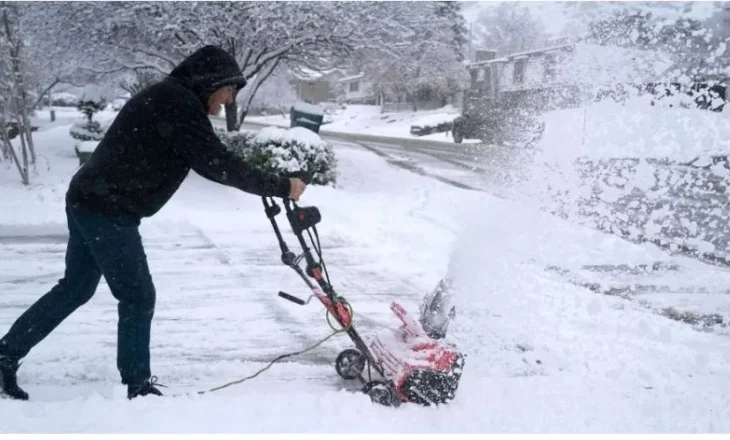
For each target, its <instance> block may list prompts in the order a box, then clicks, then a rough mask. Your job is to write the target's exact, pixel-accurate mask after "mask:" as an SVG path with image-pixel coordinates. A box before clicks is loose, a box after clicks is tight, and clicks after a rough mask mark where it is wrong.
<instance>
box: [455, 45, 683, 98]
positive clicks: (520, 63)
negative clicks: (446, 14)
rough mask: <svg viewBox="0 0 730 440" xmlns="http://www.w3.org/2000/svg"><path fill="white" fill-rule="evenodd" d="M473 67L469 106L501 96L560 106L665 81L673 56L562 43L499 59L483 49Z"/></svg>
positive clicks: (468, 96) (492, 52) (470, 71)
mask: <svg viewBox="0 0 730 440" xmlns="http://www.w3.org/2000/svg"><path fill="white" fill-rule="evenodd" d="M480 52H481V53H478V59H477V61H476V62H474V63H472V64H470V65H469V66H468V69H469V74H470V76H471V80H470V86H469V89H468V92H467V97H466V104H467V105H468V103H469V101H473V100H485V99H486V100H487V101H489V100H499V101H500V102H501V103H502V104H504V103H505V102H507V103H512V104H514V105H519V104H523V103H526V102H525V101H534V102H532V103H531V106H532V107H535V106H538V107H539V104H538V103H548V105H549V104H553V105H558V106H561V103H560V101H566V100H567V101H575V100H580V99H581V97H587V96H589V95H593V94H595V93H596V91H597V90H600V89H603V88H605V89H606V90H615V89H617V88H618V89H620V88H621V87H622V86H630V85H635V86H641V85H648V84H653V83H657V82H661V81H663V80H665V79H666V78H665V76H664V74H665V72H666V71H667V70H668V69H669V68H670V67H671V65H672V64H671V60H670V59H669V58H668V57H666V56H664V55H663V54H661V53H658V52H651V51H642V50H634V49H624V48H619V47H610V46H599V45H593V44H583V43H562V42H558V44H556V45H552V46H549V47H545V48H542V49H537V50H531V51H525V52H520V53H515V54H510V55H508V56H505V57H501V58H496V57H495V55H496V52H494V51H480Z"/></svg>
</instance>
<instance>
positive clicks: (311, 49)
mask: <svg viewBox="0 0 730 440" xmlns="http://www.w3.org/2000/svg"><path fill="white" fill-rule="evenodd" d="M69 7H70V8H71V9H72V11H66V12H64V14H65V15H66V16H70V17H74V18H75V19H74V20H73V22H72V23H70V25H69V26H68V29H67V32H66V38H70V39H73V40H79V39H82V38H83V40H85V41H93V42H94V51H95V52H96V55H95V56H94V58H95V61H94V67H93V68H90V69H88V70H90V71H93V72H96V73H98V74H104V73H106V74H110V73H115V72H120V71H124V70H135V69H142V68H144V69H150V70H156V71H158V72H160V73H162V74H167V73H169V71H170V70H172V68H174V66H175V65H176V64H177V63H179V62H180V61H182V60H183V59H184V58H185V57H186V56H187V55H189V54H190V53H192V52H193V51H194V50H196V49H198V48H200V47H202V46H204V45H206V44H215V45H219V46H221V47H223V48H224V49H226V50H227V51H228V52H229V53H231V54H232V55H233V56H234V57H235V58H236V59H237V61H238V62H239V65H240V66H241V68H242V70H243V73H244V76H245V77H246V78H247V79H248V80H249V85H248V86H247V87H246V88H245V89H244V91H243V92H242V93H241V96H240V97H239V104H241V107H242V111H241V112H240V113H239V118H238V121H236V119H235V116H236V114H237V112H236V108H235V106H232V107H231V108H228V109H226V110H227V112H226V113H227V115H228V116H229V118H231V119H229V121H228V122H229V124H228V125H229V129H235V128H236V126H237V125H238V123H240V122H241V121H242V120H243V118H244V117H245V115H246V112H247V110H248V106H249V105H250V103H251V101H252V99H253V97H254V95H255V93H256V91H257V90H258V88H259V87H260V85H261V84H262V83H263V82H264V81H266V79H268V77H269V76H270V75H271V73H272V72H273V71H274V70H275V69H276V68H277V66H279V65H280V63H285V64H287V65H288V66H289V67H292V68H297V67H303V66H306V67H308V68H313V69H324V68H328V67H330V66H332V65H335V64H337V63H338V62H340V60H341V59H342V58H343V57H346V56H347V55H348V54H349V53H350V51H351V47H352V44H353V42H354V40H353V39H352V37H353V36H354V35H355V33H354V32H353V30H354V29H355V28H356V27H357V26H359V25H360V23H358V20H357V17H355V16H352V15H351V14H350V13H349V11H348V9H350V7H349V4H347V3H336V2H333V3H319V2H313V3H309V2H271V3H267V2H226V3H220V2H159V3H157V2H155V3H126V2H119V3H116V2H113V3H107V2H93V3H82V4H72V6H69ZM84 44H88V43H84Z"/></svg>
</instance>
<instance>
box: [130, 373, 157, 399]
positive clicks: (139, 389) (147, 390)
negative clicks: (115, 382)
mask: <svg viewBox="0 0 730 440" xmlns="http://www.w3.org/2000/svg"><path fill="white" fill-rule="evenodd" d="M155 386H158V387H164V385H160V384H158V383H157V376H152V377H151V378H149V379H148V380H145V381H144V382H142V383H141V384H136V385H128V386H127V398H128V399H130V400H131V399H134V398H135V397H139V396H147V395H149V394H153V395H155V396H162V392H161V391H160V390H158V389H157V388H155Z"/></svg>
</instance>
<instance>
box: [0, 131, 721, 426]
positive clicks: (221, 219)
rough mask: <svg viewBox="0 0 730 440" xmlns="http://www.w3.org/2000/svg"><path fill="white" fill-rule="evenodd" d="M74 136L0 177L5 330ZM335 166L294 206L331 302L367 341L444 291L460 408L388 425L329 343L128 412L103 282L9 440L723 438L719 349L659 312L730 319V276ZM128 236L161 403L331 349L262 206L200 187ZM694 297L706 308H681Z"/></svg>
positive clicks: (44, 261)
mask: <svg viewBox="0 0 730 440" xmlns="http://www.w3.org/2000/svg"><path fill="white" fill-rule="evenodd" d="M68 128H69V125H66V126H60V125H59V126H57V127H52V128H49V129H44V130H42V131H39V132H38V133H37V137H36V142H37V145H38V150H39V155H42V156H43V157H44V158H46V159H47V163H48V167H47V166H46V165H45V162H43V161H41V162H40V167H41V169H40V170H39V175H37V176H33V182H34V183H33V185H32V186H31V187H29V188H23V187H22V185H21V184H20V183H19V178H18V177H17V171H16V170H15V169H14V168H12V167H10V166H9V165H8V164H6V163H3V164H1V165H0V212H2V213H3V214H2V216H0V242H2V244H3V245H2V246H0V260H2V261H4V263H3V264H2V265H0V292H2V294H1V295H0V304H2V307H0V332H4V331H5V330H6V329H7V328H8V327H9V326H10V324H11V323H12V322H13V320H14V319H15V318H17V316H18V314H19V313H21V312H22V311H23V310H24V309H25V308H26V307H28V306H29V305H30V304H31V303H32V302H33V301H34V300H35V299H37V298H38V297H39V296H40V295H41V294H43V293H44V292H45V291H47V290H48V289H49V288H50V287H52V285H53V283H54V282H55V280H57V279H58V278H60V277H61V273H62V270H63V252H64V249H65V234H66V227H65V221H64V215H63V195H64V192H65V190H66V185H67V183H68V180H69V179H70V177H71V175H72V173H73V171H74V170H75V167H76V164H77V159H76V158H75V156H74V153H73V140H72V139H71V138H70V137H69V136H68ZM335 151H336V154H337V157H338V160H339V164H340V178H339V181H338V185H337V187H336V188H329V187H328V188H324V187H311V188H309V189H308V190H307V192H306V193H305V196H304V197H303V200H302V202H301V204H302V205H309V204H313V205H316V206H318V207H319V208H320V210H321V213H322V216H323V221H322V224H321V225H320V226H319V230H320V235H321V239H322V245H323V252H324V257H325V261H326V263H327V265H328V269H329V272H330V276H331V277H332V281H333V284H334V286H335V288H336V289H337V290H338V291H339V293H340V294H342V295H343V296H345V297H346V298H348V300H349V301H350V302H351V303H352V304H353V305H354V308H355V315H356V325H357V326H358V327H359V328H360V329H361V331H362V332H363V333H364V335H365V336H366V337H368V336H371V335H372V334H373V333H374V332H376V331H389V330H388V328H387V326H390V327H395V326H397V321H396V319H395V317H394V316H392V315H391V314H390V312H389V310H388V306H389V304H390V301H391V300H392V299H399V300H401V301H403V302H404V303H405V304H406V305H407V306H409V307H410V308H411V310H412V311H415V310H416V307H417V305H418V303H419V301H420V299H421V297H422V296H423V294H425V293H426V292H428V291H430V290H431V289H432V288H433V287H434V286H435V284H436V283H437V281H438V280H439V279H440V278H441V277H442V276H451V277H453V279H454V281H455V283H456V291H455V301H456V305H457V310H458V312H457V313H458V314H457V319H456V321H455V322H454V324H453V327H452V329H451V330H452V331H453V337H454V339H455V340H456V341H457V342H458V344H459V345H460V347H461V348H462V349H463V350H464V351H465V352H466V353H467V355H468V357H467V364H466V368H465V371H464V376H463V378H462V383H461V388H460V390H459V393H458V396H457V399H456V400H455V401H454V402H453V403H451V404H450V405H448V406H444V407H440V408H421V407H413V406H406V407H402V408H399V409H388V408H382V407H378V406H374V405H373V404H371V403H370V401H369V399H368V398H367V397H365V396H364V395H359V394H353V393H349V392H346V391H344V389H343V387H345V386H344V385H343V384H342V383H341V381H340V379H339V378H338V377H337V376H336V373H335V371H334V368H333V367H332V361H333V359H334V357H335V356H336V354H337V353H338V352H339V351H340V350H341V349H343V348H347V347H349V346H350V344H349V342H348V340H347V339H346V338H345V337H342V336H338V337H337V338H335V339H333V340H330V341H328V342H327V343H325V344H324V345H323V346H321V347H319V348H317V349H315V350H314V351H313V352H311V353H308V354H306V355H304V356H302V357H301V358H294V359H292V360H291V361H290V362H286V363H283V364H277V365H275V366H273V367H272V368H271V369H270V370H268V371H267V372H265V373H263V374H262V375H261V376H259V377H257V378H255V379H253V380H251V381H249V382H245V383H243V384H241V385H239V386H234V387H230V388H227V389H225V390H222V391H219V392H216V393H211V394H205V395H202V396H197V395H194V394H193V395H181V396H176V397H165V398H144V399H138V400H135V401H131V402H130V401H127V400H126V398H125V395H124V388H123V387H122V386H121V385H120V384H119V378H118V374H117V372H116V369H115V350H116V346H115V343H116V307H115V301H114V299H113V298H112V296H111V294H110V293H109V291H108V288H107V286H106V284H105V283H103V282H102V285H101V286H100V288H99V291H98V292H97V295H96V296H95V297H94V298H93V299H92V300H91V301H90V302H89V303H88V304H86V305H85V306H84V307H82V308H81V309H79V310H78V311H77V312H76V313H75V314H74V315H72V317H71V318H69V319H68V320H67V321H66V322H64V323H63V324H62V325H61V326H60V327H59V328H58V329H57V330H56V332H54V333H53V334H52V335H51V336H50V337H49V338H48V339H47V340H45V341H43V342H42V343H41V344H40V345H39V346H37V347H36V349H35V350H34V351H33V352H31V354H30V355H29V356H28V357H27V358H26V359H25V363H24V364H23V366H22V367H21V369H20V372H19V376H20V381H21V383H22V384H24V385H25V386H26V387H27V390H28V391H29V393H30V394H31V398H32V399H33V400H31V401H29V402H15V401H8V400H0V414H2V420H3V422H2V424H0V431H2V432H265V433H268V432H411V433H413V432H423V433H440V432H471V433H484V432H561V433H565V432H728V431H730V397H729V396H730V385H729V384H730V339H729V338H727V336H726V335H724V334H722V331H717V332H712V331H699V330H698V329H696V328H694V327H693V326H691V325H688V324H686V323H683V322H678V321H676V320H672V319H669V318H667V317H665V316H663V315H662V314H661V310H660V309H661V304H671V305H673V306H677V307H679V305H681V304H678V302H677V301H679V302H680V303H684V305H683V306H684V307H685V308H686V309H689V310H698V311H699V310H702V311H708V312H718V313H723V314H725V315H727V313H728V306H727V301H724V299H725V298H727V296H726V292H722V291H716V290H712V289H717V287H716V286H723V285H724V286H727V285H728V281H730V274H729V273H728V272H727V271H725V270H722V269H718V268H714V267H711V266H707V265H703V264H701V263H699V262H696V261H694V260H688V259H683V258H677V257H668V256H667V255H666V254H664V253H662V252H660V251H658V250H657V249H656V248H654V247H653V246H649V245H643V246H640V245H634V244H630V243H627V242H625V241H623V240H620V239H619V238H617V237H615V236H612V235H606V234H601V233H598V232H596V231H594V230H592V229H587V228H581V227H577V226H575V225H573V224H570V223H567V222H563V221H561V220H559V219H557V218H555V217H554V216H551V215H549V214H546V213H543V212H541V211H539V210H538V207H535V206H530V205H528V204H523V203H519V202H515V201H509V200H503V199H498V198H495V197H493V196H491V195H489V194H486V193H483V192H478V191H469V190H464V189H460V188H456V187H454V186H452V185H448V184H445V183H442V182H439V181H436V180H434V179H430V178H428V177H423V176H420V175H418V174H416V173H412V172H410V171H407V170H404V169H402V168H399V167H395V166H392V165H389V164H388V163H387V162H386V160H385V159H384V158H382V157H380V156H378V155H376V154H373V153H372V152H371V151H368V150H365V149H362V148H360V147H358V146H355V145H352V144H340V145H338V146H337V148H336V150H335ZM282 220H283V218H282ZM284 230H285V231H288V228H284ZM141 232H142V236H143V239H144V242H145V244H146V248H147V254H148V259H149V264H150V267H151V270H152V273H153V276H154V280H155V284H156V287H157V291H158V305H157V311H156V318H155V320H154V323H153V332H152V360H153V373H154V374H156V375H157V376H159V381H160V382H161V383H163V384H165V385H167V386H168V388H163V392H166V393H167V394H169V395H177V394H180V393H185V392H191V391H197V390H205V389H209V388H211V387H214V386H217V385H221V384H223V383H227V382H229V381H232V380H235V379H238V378H240V377H243V376H246V375H249V374H252V373H253V372H255V371H256V370H258V369H260V368H261V367H263V366H264V365H265V362H266V361H267V360H269V359H273V358H274V357H276V356H278V355H280V354H282V353H285V352H290V351H295V350H299V349H301V348H303V347H306V346H308V345H311V344H312V343H314V342H315V341H316V340H318V339H320V338H322V337H324V336H326V335H327V334H328V332H329V328H328V327H327V324H326V323H325V320H324V312H323V309H322V307H320V306H319V305H315V304H314V303H313V304H310V305H308V306H306V307H300V306H297V305H294V304H291V303H288V302H286V301H283V300H282V299H280V298H278V297H277V296H276V292H278V291H279V290H285V291H287V292H289V293H292V294H299V295H303V294H304V292H305V289H304V287H305V286H304V285H303V283H302V282H301V280H299V279H298V278H297V276H296V274H294V273H293V272H292V271H291V270H290V269H288V268H286V267H284V266H283V265H281V263H280V260H279V250H278V247H277V244H276V241H275V238H274V235H273V233H272V231H271V225H270V224H269V223H268V220H267V219H266V217H265V216H264V214H263V211H262V206H261V201H260V199H258V198H256V197H254V196H250V195H247V194H243V193H240V192H238V191H236V190H233V189H231V188H226V187H222V186H220V185H216V184H214V183H211V182H208V181H205V180H203V179H202V178H200V177H198V176H197V175H191V176H190V177H189V178H188V179H187V180H186V182H185V183H184V184H183V187H182V188H181V190H180V191H179V193H178V194H177V195H176V196H175V197H174V198H173V200H172V202H171V203H170V204H169V205H168V206H166V207H165V208H164V209H163V210H162V211H161V212H160V213H159V214H158V215H157V216H155V217H154V218H152V219H148V220H145V221H144V222H143V225H142V228H141ZM288 238H289V239H290V244H292V245H294V242H293V241H291V236H288ZM621 265H625V266H626V267H628V270H625V269H624V268H622V267H620V266H621ZM645 265H646V266H647V267H649V268H656V269H654V270H643V269H642V268H643V267H644V266H645ZM616 267H618V269H616ZM601 268H604V269H605V268H608V270H611V269H616V270H619V271H621V270H624V273H625V275H626V276H627V277H628V278H629V281H633V282H637V283H639V282H642V280H648V281H650V282H651V284H652V285H654V286H657V285H658V286H664V285H665V286H666V289H663V290H662V289H661V288H660V289H659V291H657V292H653V293H650V294H648V295H649V296H653V298H651V300H650V301H648V302H647V303H644V302H643V301H642V299H643V298H646V296H629V297H627V298H623V297H621V296H614V295H606V294H598V293H595V292H594V291H592V290H591V289H589V288H586V287H583V286H580V285H578V284H581V283H580V282H576V279H579V278H580V277H584V278H585V277H594V278H596V277H601V276H603V275H605V271H602V270H601ZM667 268H668V269H667ZM697 285H700V286H705V287H707V289H710V291H708V292H701V291H695V292H694V293H693V291H692V289H695V288H696V287H697ZM687 286H689V287H690V292H689V293H687V292H685V294H684V296H681V298H679V299H677V298H678V296H677V292H676V291H675V290H677V289H680V288H683V287H687ZM662 301H664V303H662ZM333 420H334V421H333Z"/></svg>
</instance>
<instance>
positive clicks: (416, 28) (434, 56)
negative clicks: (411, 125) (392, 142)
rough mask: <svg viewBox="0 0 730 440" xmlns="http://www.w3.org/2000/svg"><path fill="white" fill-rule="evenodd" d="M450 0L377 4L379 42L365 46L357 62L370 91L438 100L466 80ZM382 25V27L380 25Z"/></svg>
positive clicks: (460, 31)
mask: <svg viewBox="0 0 730 440" xmlns="http://www.w3.org/2000/svg"><path fill="white" fill-rule="evenodd" d="M459 7H460V6H459V4H458V3H454V2H395V3H390V4H387V5H384V6H383V10H382V11H381V12H382V13H384V14H387V17H383V18H384V26H383V28H384V29H385V31H384V32H381V33H380V34H379V36H380V38H383V40H381V44H380V45H379V46H373V45H371V46H369V47H368V48H367V50H366V51H365V52H364V54H365V55H364V59H366V60H367V61H366V62H364V63H363V64H362V66H363V70H364V71H365V72H366V73H367V75H368V78H369V80H370V81H371V83H372V87H373V90H372V92H374V93H376V94H381V93H382V94H388V95H401V96H405V97H406V98H407V99H408V100H409V101H410V102H412V103H414V108H416V106H415V103H416V102H417V101H419V100H432V99H442V100H443V99H444V98H445V97H446V96H448V95H450V94H453V93H455V92H457V91H459V90H460V89H461V88H462V87H463V86H464V85H465V84H466V81H467V73H466V69H465V68H464V65H463V63H462V61H463V60H464V58H465V56H464V43H465V41H466V26H465V24H464V19H463V17H462V16H461V15H460V13H459ZM386 26H387V27H386Z"/></svg>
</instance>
